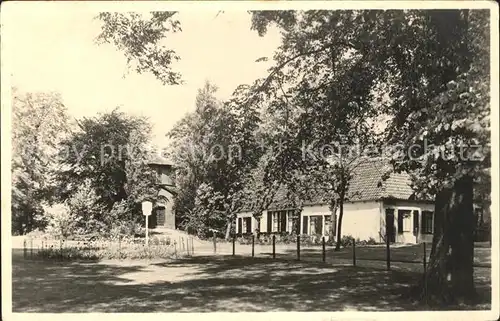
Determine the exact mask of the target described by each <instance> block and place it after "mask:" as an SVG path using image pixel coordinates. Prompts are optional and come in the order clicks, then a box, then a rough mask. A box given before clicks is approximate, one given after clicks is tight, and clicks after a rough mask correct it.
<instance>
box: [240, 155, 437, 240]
mask: <svg viewBox="0 0 500 321" xmlns="http://www.w3.org/2000/svg"><path fill="white" fill-rule="evenodd" d="M386 166H388V164H387V162H385V161H382V160H380V159H375V160H373V159H372V160H367V161H365V162H362V163H360V164H359V165H358V166H357V167H356V168H355V169H354V170H353V173H352V179H351V181H350V186H349V193H348V196H347V199H348V201H347V202H346V203H345V204H344V215H343V218H342V235H351V236H353V237H354V238H359V239H360V240H368V239H370V238H373V239H375V240H376V241H377V242H380V243H382V242H385V239H386V235H387V237H388V238H389V240H390V242H396V243H420V242H424V241H425V242H430V241H432V231H433V220H434V203H433V201H431V200H418V199H415V197H414V193H413V190H412V188H411V186H410V177H409V175H407V174H404V173H401V174H398V173H393V174H392V175H390V176H389V178H388V179H386V180H383V179H382V177H383V176H384V173H385V172H386V169H387V168H386ZM303 204H304V205H303V208H302V210H301V211H300V213H299V214H297V212H298V211H297V209H296V208H293V207H292V206H291V205H290V202H288V200H287V199H286V191H283V190H280V191H279V192H278V193H277V194H276V196H275V199H274V200H273V202H272V204H271V205H270V206H269V208H268V209H267V210H265V211H264V212H263V215H262V216H261V218H260V219H259V220H257V219H255V218H254V217H253V215H252V212H251V211H244V212H242V213H239V214H238V215H237V218H236V233H237V234H250V233H253V232H255V231H256V230H257V231H259V232H260V233H279V234H281V233H294V234H297V232H299V234H302V235H304V234H305V235H317V236H325V237H326V238H328V237H330V236H332V235H333V236H335V233H336V230H337V229H336V224H337V222H338V215H339V213H338V210H337V213H335V215H332V213H331V211H330V209H329V205H328V200H327V199H326V198H325V197H322V196H321V195H319V194H318V195H316V196H315V197H312V199H310V200H307V201H304V202H303Z"/></svg>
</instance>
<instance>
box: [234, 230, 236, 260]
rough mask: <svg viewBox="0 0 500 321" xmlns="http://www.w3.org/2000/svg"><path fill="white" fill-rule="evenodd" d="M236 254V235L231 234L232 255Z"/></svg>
mask: <svg viewBox="0 0 500 321" xmlns="http://www.w3.org/2000/svg"><path fill="white" fill-rule="evenodd" d="M235 255H236V235H233V256H235Z"/></svg>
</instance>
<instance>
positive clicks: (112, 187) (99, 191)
mask: <svg viewBox="0 0 500 321" xmlns="http://www.w3.org/2000/svg"><path fill="white" fill-rule="evenodd" d="M150 131H151V127H150V124H149V123H148V121H147V119H145V118H142V117H135V116H129V115H126V114H124V113H122V112H120V111H119V110H118V109H115V110H113V111H112V112H110V113H105V114H101V115H99V116H96V117H92V118H83V119H81V120H79V121H78V128H77V130H75V131H74V132H73V133H72V134H71V135H70V136H69V137H68V138H67V139H65V140H64V141H63V142H62V146H63V147H64V148H63V149H61V154H60V157H61V162H62V164H63V168H62V169H61V170H60V171H59V173H58V179H59V191H58V195H59V197H60V198H61V200H64V199H67V198H71V197H72V196H73V195H75V193H78V191H79V190H80V188H81V186H88V188H89V189H91V190H92V191H94V193H95V195H96V197H97V204H98V205H100V206H102V207H103V208H104V211H103V212H102V214H101V215H102V216H103V217H100V218H96V219H98V220H100V221H101V222H105V223H106V225H107V226H108V227H110V226H111V224H112V223H113V222H112V220H111V219H110V218H107V217H106V215H110V213H111V212H113V213H115V212H116V211H112V210H113V208H116V207H117V206H120V208H122V209H123V211H121V213H119V214H120V217H115V218H113V219H117V220H122V221H126V222H129V223H133V222H136V221H139V220H141V219H142V216H141V215H140V203H141V202H142V201H143V200H150V201H153V202H154V201H157V200H158V197H159V196H158V191H159V185H158V184H157V183H158V181H157V179H158V178H157V177H156V175H155V173H154V171H153V170H152V169H151V168H150V167H149V166H148V160H149V159H150V156H151V155H150V154H149V150H148V141H149V136H150ZM119 204H121V205H119Z"/></svg>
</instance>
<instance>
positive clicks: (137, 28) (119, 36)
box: [96, 11, 181, 85]
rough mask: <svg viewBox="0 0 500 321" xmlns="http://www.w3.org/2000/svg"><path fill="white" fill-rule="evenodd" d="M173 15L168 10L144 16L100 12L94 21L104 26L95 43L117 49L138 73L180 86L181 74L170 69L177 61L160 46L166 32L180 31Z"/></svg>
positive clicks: (173, 13)
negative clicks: (110, 45)
mask: <svg viewBox="0 0 500 321" xmlns="http://www.w3.org/2000/svg"><path fill="white" fill-rule="evenodd" d="M175 14H176V12H169V11H153V12H150V13H149V14H147V15H141V14H139V13H116V12H101V13H100V14H99V15H98V16H97V19H99V20H101V21H102V22H103V24H102V27H101V33H100V34H99V36H98V37H97V39H96V40H97V43H99V44H102V43H111V44H113V45H114V46H116V47H117V48H118V50H120V51H121V52H123V54H124V55H125V58H126V59H127V63H128V65H129V67H134V68H135V70H136V71H137V72H138V73H143V72H150V73H152V74H153V75H154V76H155V77H156V78H157V79H158V80H160V81H161V82H162V83H163V84H170V85H177V84H180V83H181V78H180V77H181V76H180V74H179V73H177V72H175V71H173V70H172V67H171V65H172V63H173V62H175V61H177V60H179V59H180V58H179V56H177V54H176V53H175V51H174V50H172V49H167V48H166V47H165V46H164V45H163V44H162V43H161V41H162V40H164V39H165V38H166V35H167V34H168V33H170V32H172V33H175V32H179V31H181V27H180V22H179V21H178V20H176V19H175V18H174V15H175Z"/></svg>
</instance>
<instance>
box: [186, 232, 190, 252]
mask: <svg viewBox="0 0 500 321" xmlns="http://www.w3.org/2000/svg"><path fill="white" fill-rule="evenodd" d="M186 253H187V256H189V236H188V237H186Z"/></svg>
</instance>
